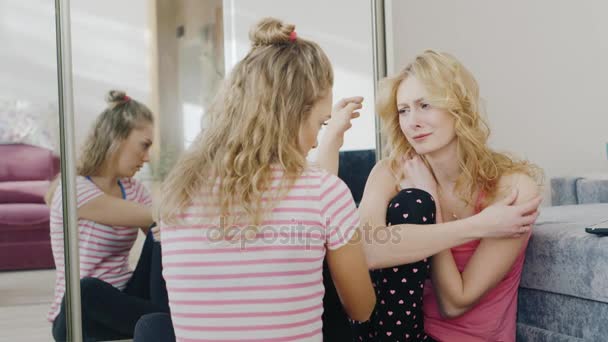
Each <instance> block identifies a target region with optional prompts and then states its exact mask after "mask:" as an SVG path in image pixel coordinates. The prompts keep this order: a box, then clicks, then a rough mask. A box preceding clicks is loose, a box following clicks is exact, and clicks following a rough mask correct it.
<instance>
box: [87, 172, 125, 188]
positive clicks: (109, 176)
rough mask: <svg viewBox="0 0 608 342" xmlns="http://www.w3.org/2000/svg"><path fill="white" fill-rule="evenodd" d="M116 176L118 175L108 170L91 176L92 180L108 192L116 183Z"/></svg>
mask: <svg viewBox="0 0 608 342" xmlns="http://www.w3.org/2000/svg"><path fill="white" fill-rule="evenodd" d="M118 178H119V177H118V175H116V174H115V173H113V172H108V171H103V172H100V173H98V174H96V175H93V176H91V179H92V180H93V182H94V183H95V184H96V185H97V186H98V187H100V188H101V189H102V190H104V191H106V192H110V191H111V190H112V189H113V188H114V187H115V186H116V184H118Z"/></svg>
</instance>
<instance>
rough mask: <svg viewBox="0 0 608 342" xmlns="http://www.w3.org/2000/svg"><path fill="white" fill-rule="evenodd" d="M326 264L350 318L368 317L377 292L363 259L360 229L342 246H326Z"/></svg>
mask: <svg viewBox="0 0 608 342" xmlns="http://www.w3.org/2000/svg"><path fill="white" fill-rule="evenodd" d="M327 264H328V266H329V271H330V272H331V277H332V280H333V282H334V285H335V286H336V290H337V292H338V296H339V297H340V300H341V302H342V305H343V306H344V310H345V311H346V313H347V314H348V316H349V317H350V318H352V319H353V320H357V321H367V320H368V319H369V317H370V316H371V314H372V311H373V310H374V306H375V305H376V295H375V293H374V288H373V286H372V281H371V279H370V276H369V271H368V269H367V265H366V263H365V255H364V254H363V248H362V247H361V243H360V237H359V233H358V232H357V233H355V235H354V236H353V238H352V239H351V240H350V241H349V242H348V243H347V244H346V245H344V246H342V247H340V248H338V249H336V250H329V249H328V250H327Z"/></svg>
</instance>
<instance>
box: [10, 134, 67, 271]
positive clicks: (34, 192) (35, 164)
mask: <svg viewBox="0 0 608 342" xmlns="http://www.w3.org/2000/svg"><path fill="white" fill-rule="evenodd" d="M58 171H59V159H58V158H57V157H56V156H55V155H54V154H53V153H52V152H51V151H49V150H47V149H44V148H40V147H35V146H30V145H22V144H15V145H0V271H6V270H24V269H44V268H53V267H54V262H53V255H52V252H51V243H50V236H49V208H48V207H47V206H46V204H45V203H44V194H45V193H46V191H47V190H48V187H49V184H50V182H51V180H52V179H53V178H54V177H55V176H56V175H57V173H58Z"/></svg>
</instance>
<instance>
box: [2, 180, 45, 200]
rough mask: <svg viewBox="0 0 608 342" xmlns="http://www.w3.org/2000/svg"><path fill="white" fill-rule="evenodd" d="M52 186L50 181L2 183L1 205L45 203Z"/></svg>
mask: <svg viewBox="0 0 608 342" xmlns="http://www.w3.org/2000/svg"><path fill="white" fill-rule="evenodd" d="M50 184H51V182H50V181H48V180H43V181H23V182H0V204H3V203H44V195H45V194H46V192H47V191H48V189H49V185H50Z"/></svg>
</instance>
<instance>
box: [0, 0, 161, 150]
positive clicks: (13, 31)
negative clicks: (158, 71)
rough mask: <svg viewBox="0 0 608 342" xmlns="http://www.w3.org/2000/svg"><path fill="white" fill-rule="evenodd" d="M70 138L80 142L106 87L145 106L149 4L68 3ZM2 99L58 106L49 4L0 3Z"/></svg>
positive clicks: (32, 0) (42, 0) (134, 0)
mask: <svg viewBox="0 0 608 342" xmlns="http://www.w3.org/2000/svg"><path fill="white" fill-rule="evenodd" d="M71 7H72V8H71V9H72V12H71V17H72V23H71V25H72V62H73V73H74V104H75V113H74V115H75V134H76V143H77V144H78V146H80V144H81V143H82V141H83V139H84V137H85V135H86V133H87V132H88V130H89V128H90V126H91V125H92V123H93V120H94V119H95V117H96V116H97V115H98V114H99V113H101V111H102V110H103V109H104V108H105V102H104V97H105V94H106V92H107V91H108V90H110V89H112V88H118V89H124V90H126V91H127V93H129V94H130V95H131V96H132V97H134V98H136V99H138V100H141V101H143V102H144V103H148V102H149V101H151V98H150V94H151V83H150V82H151V81H150V71H151V63H152V61H151V60H150V57H149V56H150V53H149V49H150V38H151V37H150V33H149V23H148V19H149V18H148V0H130V1H120V0H108V1H96V0H72V1H71ZM0 41H1V42H2V48H1V49H0V96H1V97H2V98H4V99H15V100H25V101H30V102H32V103H34V104H38V105H48V104H52V105H53V106H54V107H57V98H58V94H57V67H56V61H57V58H56V49H55V7H54V1H48V0H27V1H22V0H0Z"/></svg>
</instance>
